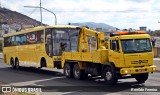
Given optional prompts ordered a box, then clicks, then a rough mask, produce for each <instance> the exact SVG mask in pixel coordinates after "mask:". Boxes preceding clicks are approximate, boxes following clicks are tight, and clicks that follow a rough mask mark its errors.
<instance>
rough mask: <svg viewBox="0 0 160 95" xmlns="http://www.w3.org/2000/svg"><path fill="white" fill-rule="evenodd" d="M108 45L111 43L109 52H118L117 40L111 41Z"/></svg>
mask: <svg viewBox="0 0 160 95" xmlns="http://www.w3.org/2000/svg"><path fill="white" fill-rule="evenodd" d="M110 43H111V44H110V47H111V50H114V51H119V43H118V40H111V41H110Z"/></svg>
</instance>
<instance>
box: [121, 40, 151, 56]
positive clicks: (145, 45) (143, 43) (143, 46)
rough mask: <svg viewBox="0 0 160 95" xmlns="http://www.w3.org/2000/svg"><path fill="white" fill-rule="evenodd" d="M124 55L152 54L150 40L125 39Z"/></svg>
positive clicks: (123, 41)
mask: <svg viewBox="0 0 160 95" xmlns="http://www.w3.org/2000/svg"><path fill="white" fill-rule="evenodd" d="M121 44H122V50H123V52H124V53H140V52H151V51H152V47H151V43H150V39H125V40H121Z"/></svg>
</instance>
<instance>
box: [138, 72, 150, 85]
mask: <svg viewBox="0 0 160 95" xmlns="http://www.w3.org/2000/svg"><path fill="white" fill-rule="evenodd" d="M148 76H149V74H148V73H143V74H137V75H135V79H136V80H137V82H138V83H145V81H146V80H147V79H148Z"/></svg>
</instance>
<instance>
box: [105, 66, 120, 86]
mask: <svg viewBox="0 0 160 95" xmlns="http://www.w3.org/2000/svg"><path fill="white" fill-rule="evenodd" d="M103 77H104V80H105V83H106V84H109V85H115V84H117V81H118V78H117V77H116V74H115V70H114V68H113V67H105V69H104V71H103Z"/></svg>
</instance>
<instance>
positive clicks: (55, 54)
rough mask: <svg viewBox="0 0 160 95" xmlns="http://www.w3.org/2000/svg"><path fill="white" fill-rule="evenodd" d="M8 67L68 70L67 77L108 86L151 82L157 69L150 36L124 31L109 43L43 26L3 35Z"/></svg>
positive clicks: (92, 34)
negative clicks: (101, 80) (120, 81)
mask: <svg viewBox="0 0 160 95" xmlns="http://www.w3.org/2000/svg"><path fill="white" fill-rule="evenodd" d="M3 59H4V63H5V64H8V65H11V66H12V68H14V69H19V67H20V66H27V67H38V68H42V67H46V68H55V67H56V68H58V69H64V74H65V76H66V77H68V78H71V77H74V78H75V79H83V78H86V77H88V75H89V74H90V75H91V76H102V77H103V78H104V79H105V81H106V83H108V84H116V83H117V80H118V79H121V78H129V77H132V78H135V79H136V80H137V81H138V82H139V83H143V82H145V81H146V80H147V78H148V74H149V73H150V72H154V71H156V66H154V65H153V52H152V46H151V42H150V36H149V35H148V34H145V33H144V32H143V31H134V32H128V31H121V32H117V33H116V34H112V35H111V36H110V37H109V39H108V41H107V42H106V41H105V36H104V33H102V32H97V31H94V30H91V29H88V28H86V27H77V26H71V25H55V26H39V27H35V28H30V29H26V30H21V31H19V32H16V33H9V34H5V35H3Z"/></svg>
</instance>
